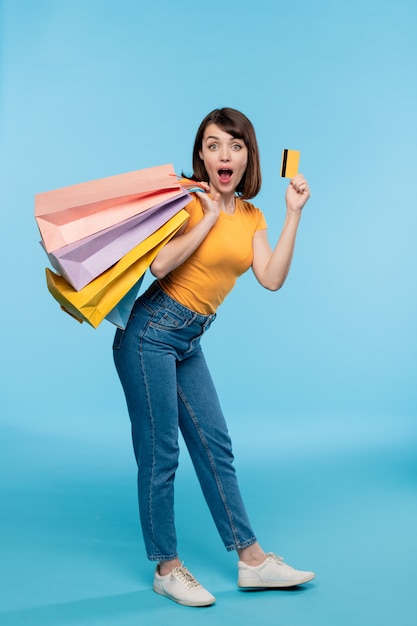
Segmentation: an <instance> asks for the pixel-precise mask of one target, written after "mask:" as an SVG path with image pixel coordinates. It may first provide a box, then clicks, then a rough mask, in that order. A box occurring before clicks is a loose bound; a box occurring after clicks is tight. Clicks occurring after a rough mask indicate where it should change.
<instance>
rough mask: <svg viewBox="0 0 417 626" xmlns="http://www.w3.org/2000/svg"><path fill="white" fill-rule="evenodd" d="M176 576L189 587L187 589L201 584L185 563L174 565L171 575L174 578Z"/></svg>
mask: <svg viewBox="0 0 417 626" xmlns="http://www.w3.org/2000/svg"><path fill="white" fill-rule="evenodd" d="M174 576H176V577H177V578H178V579H179V580H180V581H181V582H182V584H183V585H184V586H185V587H187V589H193V587H200V586H201V585H200V583H199V582H198V580H196V579H195V578H194V576H193V575H192V574H191V572H189V571H188V569H187V568H186V567H184V566H183V565H181V566H179V567H174V569H173V570H172V572H171V577H172V578H174Z"/></svg>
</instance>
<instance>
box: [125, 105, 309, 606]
mask: <svg viewBox="0 0 417 626" xmlns="http://www.w3.org/2000/svg"><path fill="white" fill-rule="evenodd" d="M193 169H194V174H193V177H192V178H193V180H195V181H203V182H201V183H200V186H201V187H202V188H203V189H204V190H205V191H204V192H196V193H195V194H194V197H193V200H192V202H190V204H189V205H187V207H186V210H187V211H188V212H189V214H190V218H189V220H188V221H187V223H186V225H185V226H184V227H183V228H182V230H181V231H180V232H179V233H178V235H177V236H176V237H174V238H173V239H172V240H171V241H170V242H169V243H168V244H167V245H166V246H165V247H164V248H163V249H162V250H161V251H160V252H159V253H158V255H157V256H156V258H155V260H154V261H153V263H152V265H151V271H152V274H153V275H154V276H155V277H156V279H157V280H156V281H155V282H154V283H153V284H152V285H151V287H150V288H149V289H148V290H147V292H146V293H144V294H143V295H142V296H141V297H140V298H139V299H138V300H137V302H136V304H135V307H134V309H133V312H132V315H131V319H130V321H129V324H128V326H127V328H126V329H125V330H124V331H122V330H117V332H116V337H115V341H114V346H113V348H114V358H115V364H116V368H117V371H118V374H119V376H120V380H121V382H122V385H123V388H124V392H125V395H126V401H127V406H128V410H129V415H130V420H131V424H132V438H133V446H134V451H135V456H136V461H137V464H138V494H139V510H140V518H141V524H142V531H143V536H144V541H145V547H146V551H147V556H148V558H149V559H150V560H152V561H157V562H158V565H157V567H156V571H155V575H154V585H153V588H154V590H155V591H156V592H157V593H159V594H161V595H164V596H167V597H169V598H171V599H172V600H174V601H176V602H179V603H180V604H185V605H189V606H207V605H210V604H213V603H214V602H215V598H214V597H213V596H212V595H211V593H209V592H208V591H207V590H206V589H205V588H204V587H203V586H202V585H200V583H198V582H197V580H196V579H195V578H194V577H193V576H192V575H191V573H190V572H189V571H188V570H187V569H186V568H185V567H184V566H183V565H182V564H181V561H180V560H179V557H178V552H177V543H176V534H175V525H174V512H173V511H174V477H175V471H176V469H177V465H178V452H179V448H178V429H180V430H181V432H182V435H183V437H184V440H185V442H186V445H187V448H188V450H189V453H190V456H191V459H192V461H193V464H194V467H195V470H196V473H197V476H198V479H199V481H200V484H201V487H202V490H203V493H204V496H205V498H206V501H207V504H208V506H209V509H210V511H211V514H212V516H213V519H214V521H215V523H216V526H217V529H218V531H219V534H220V536H221V538H222V540H223V542H224V544H225V547H226V549H227V550H236V551H237V553H238V556H239V562H238V585H239V587H241V588H253V587H257V588H259V587H289V586H294V585H298V584H302V583H305V582H308V581H310V580H312V579H313V578H314V574H313V573H312V572H304V571H297V570H295V569H293V568H292V567H290V566H289V565H286V564H285V563H284V562H283V560H282V558H281V557H278V556H276V555H275V554H273V553H268V554H266V553H265V552H264V550H263V549H262V548H261V546H260V545H259V544H258V542H257V540H256V537H255V534H254V532H253V530H252V528H251V525H250V522H249V520H248V517H247V514H246V511H245V507H244V504H243V502H242V498H241V494H240V491H239V487H238V483H237V479H236V474H235V470H234V466H233V454H232V447H231V442H230V438H229V435H228V431H227V426H226V424H225V421H224V417H223V414H222V411H221V408H220V405H219V401H218V398H217V395H216V391H215V389H214V386H213V382H212V380H211V377H210V374H209V372H208V369H207V366H206V363H205V360H204V356H203V353H202V351H201V347H200V339H201V336H202V334H203V333H204V332H205V331H206V330H207V329H208V327H209V326H210V324H211V323H212V321H213V320H214V318H215V316H216V310H217V308H218V306H219V305H220V303H221V302H222V301H223V299H224V298H225V296H226V295H227V294H228V293H229V291H230V290H231V289H232V287H233V285H234V283H235V281H236V278H237V277H238V276H239V275H240V274H242V273H243V272H245V271H246V270H247V269H249V267H252V269H253V272H254V274H255V276H256V278H257V280H258V281H259V282H260V283H261V285H262V286H263V287H266V288H267V289H270V290H273V291H275V290H277V289H279V288H280V287H281V286H282V285H283V283H284V281H285V279H286V277H287V274H288V271H289V269H290V264H291V260H292V256H293V251H294V244H295V238H296V233H297V228H298V224H299V221H300V217H301V211H302V208H303V206H304V205H305V203H306V201H307V200H308V198H309V195H310V192H309V188H308V185H307V182H306V180H305V179H304V177H303V176H302V175H297V176H295V177H294V178H293V179H292V180H291V182H290V184H289V186H288V189H287V191H286V205H287V213H286V218H285V224H284V227H283V230H282V233H281V236H280V238H279V241H278V243H277V245H276V247H275V249H274V250H272V249H271V248H270V246H269V243H268V239H267V226H266V222H265V219H264V217H263V214H262V213H261V211H260V210H259V209H257V208H255V207H254V206H253V205H252V204H251V203H249V202H247V201H246V200H248V199H250V198H253V197H254V196H255V195H256V194H257V193H258V192H259V189H260V186H261V173H260V165H259V153H258V147H257V142H256V136H255V132H254V129H253V126H252V124H251V122H250V121H249V120H248V119H247V118H246V117H245V116H244V115H243V114H242V113H240V112H239V111H236V110H235V109H230V108H225V109H216V110H214V111H212V112H211V113H210V114H209V115H207V117H206V118H205V119H204V120H203V122H202V123H201V125H200V128H199V130H198V132H197V136H196V139H195V144H194V152H193Z"/></svg>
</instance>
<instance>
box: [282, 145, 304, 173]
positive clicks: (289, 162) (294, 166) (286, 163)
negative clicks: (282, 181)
mask: <svg viewBox="0 0 417 626" xmlns="http://www.w3.org/2000/svg"><path fill="white" fill-rule="evenodd" d="M299 161H300V151H299V150H287V149H284V150H283V151H282V159H281V176H282V178H292V177H293V176H295V175H296V174H298V163H299Z"/></svg>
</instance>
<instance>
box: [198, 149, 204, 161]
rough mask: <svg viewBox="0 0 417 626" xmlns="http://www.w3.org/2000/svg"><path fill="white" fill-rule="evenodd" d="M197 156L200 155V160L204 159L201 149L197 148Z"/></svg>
mask: <svg viewBox="0 0 417 626" xmlns="http://www.w3.org/2000/svg"><path fill="white" fill-rule="evenodd" d="M198 156H199V157H200V159H201V160H202V161H204V159H203V152H202V150H199V152H198Z"/></svg>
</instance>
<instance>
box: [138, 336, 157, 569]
mask: <svg viewBox="0 0 417 626" xmlns="http://www.w3.org/2000/svg"><path fill="white" fill-rule="evenodd" d="M147 326H148V324H147V325H146V326H145V328H144V329H143V331H142V333H141V336H140V341H139V358H140V366H141V370H142V375H143V380H144V384H145V393H146V401H147V403H148V410H149V417H150V426H151V428H150V430H151V442H150V443H151V450H152V467H151V476H150V480H149V493H148V519H149V527H150V529H151V532H152V542H153V545H154V546H155V545H156V542H155V532H154V526H153V516H152V484H153V477H154V473H155V420H154V415H153V410H152V403H151V400H150V394H149V387H148V379H147V375H146V368H145V366H144V362H143V336H144V334H145V332H146V328H147ZM149 556H150V555H148V557H149Z"/></svg>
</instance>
